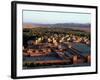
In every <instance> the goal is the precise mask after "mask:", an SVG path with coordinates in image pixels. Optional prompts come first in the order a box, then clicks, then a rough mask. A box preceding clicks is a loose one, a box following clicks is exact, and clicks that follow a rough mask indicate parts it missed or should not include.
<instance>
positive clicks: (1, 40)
mask: <svg viewBox="0 0 100 80" xmlns="http://www.w3.org/2000/svg"><path fill="white" fill-rule="evenodd" d="M24 1H26V0H24ZM31 1H34V2H36V1H37V2H50V3H53V2H54V3H64V4H82V5H98V6H99V9H100V4H99V3H100V0H31ZM10 3H11V0H0V80H11V78H10V71H11V69H10V67H11V66H10V65H11V14H10V13H11V12H10V8H11V5H10ZM99 13H100V11H99ZM98 18H99V19H100V15H99V16H98ZM99 25H100V24H98V26H99ZM98 30H100V28H98ZM99 33H100V32H99ZM98 41H100V37H99V38H98ZM98 44H100V42H98ZM99 47H100V45H99ZM99 52H100V50H99ZM99 52H98V53H99ZM98 57H100V54H98ZM99 61H100V58H99ZM99 67H100V64H99ZM99 71H100V69H99ZM56 79H58V80H100V73H99V74H92V75H77V76H62V77H48V78H42V80H56ZM23 80H24V79H23ZM26 80H32V79H26ZM34 80H41V78H35V79H34Z"/></svg>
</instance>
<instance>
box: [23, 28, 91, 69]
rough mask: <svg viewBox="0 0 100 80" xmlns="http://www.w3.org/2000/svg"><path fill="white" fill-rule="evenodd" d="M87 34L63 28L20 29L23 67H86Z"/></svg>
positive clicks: (88, 40)
mask: <svg viewBox="0 0 100 80" xmlns="http://www.w3.org/2000/svg"><path fill="white" fill-rule="evenodd" d="M90 46H91V41H90V35H89V33H88V32H84V31H80V30H72V29H65V28H57V29H56V28H54V29H53V28H52V29H51V28H39V27H38V28H33V29H28V28H25V29H23V67H24V68H26V69H27V68H34V67H49V66H50V67H51V66H53V67H54V66H55V67H57V66H58V67H60V66H61V67H62V66H72V67H74V66H81V65H82V66H87V65H90V63H91V54H90Z"/></svg>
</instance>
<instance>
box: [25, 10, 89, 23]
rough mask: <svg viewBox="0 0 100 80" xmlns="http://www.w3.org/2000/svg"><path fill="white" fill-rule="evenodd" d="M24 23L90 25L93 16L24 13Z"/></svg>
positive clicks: (39, 12) (59, 13) (42, 12)
mask: <svg viewBox="0 0 100 80" xmlns="http://www.w3.org/2000/svg"><path fill="white" fill-rule="evenodd" d="M23 22H24V23H39V24H55V23H90V22H91V14H86V13H85V14H84V13H69V12H66V13H65V12H64V13H63V12H46V11H45V12H44V11H23Z"/></svg>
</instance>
